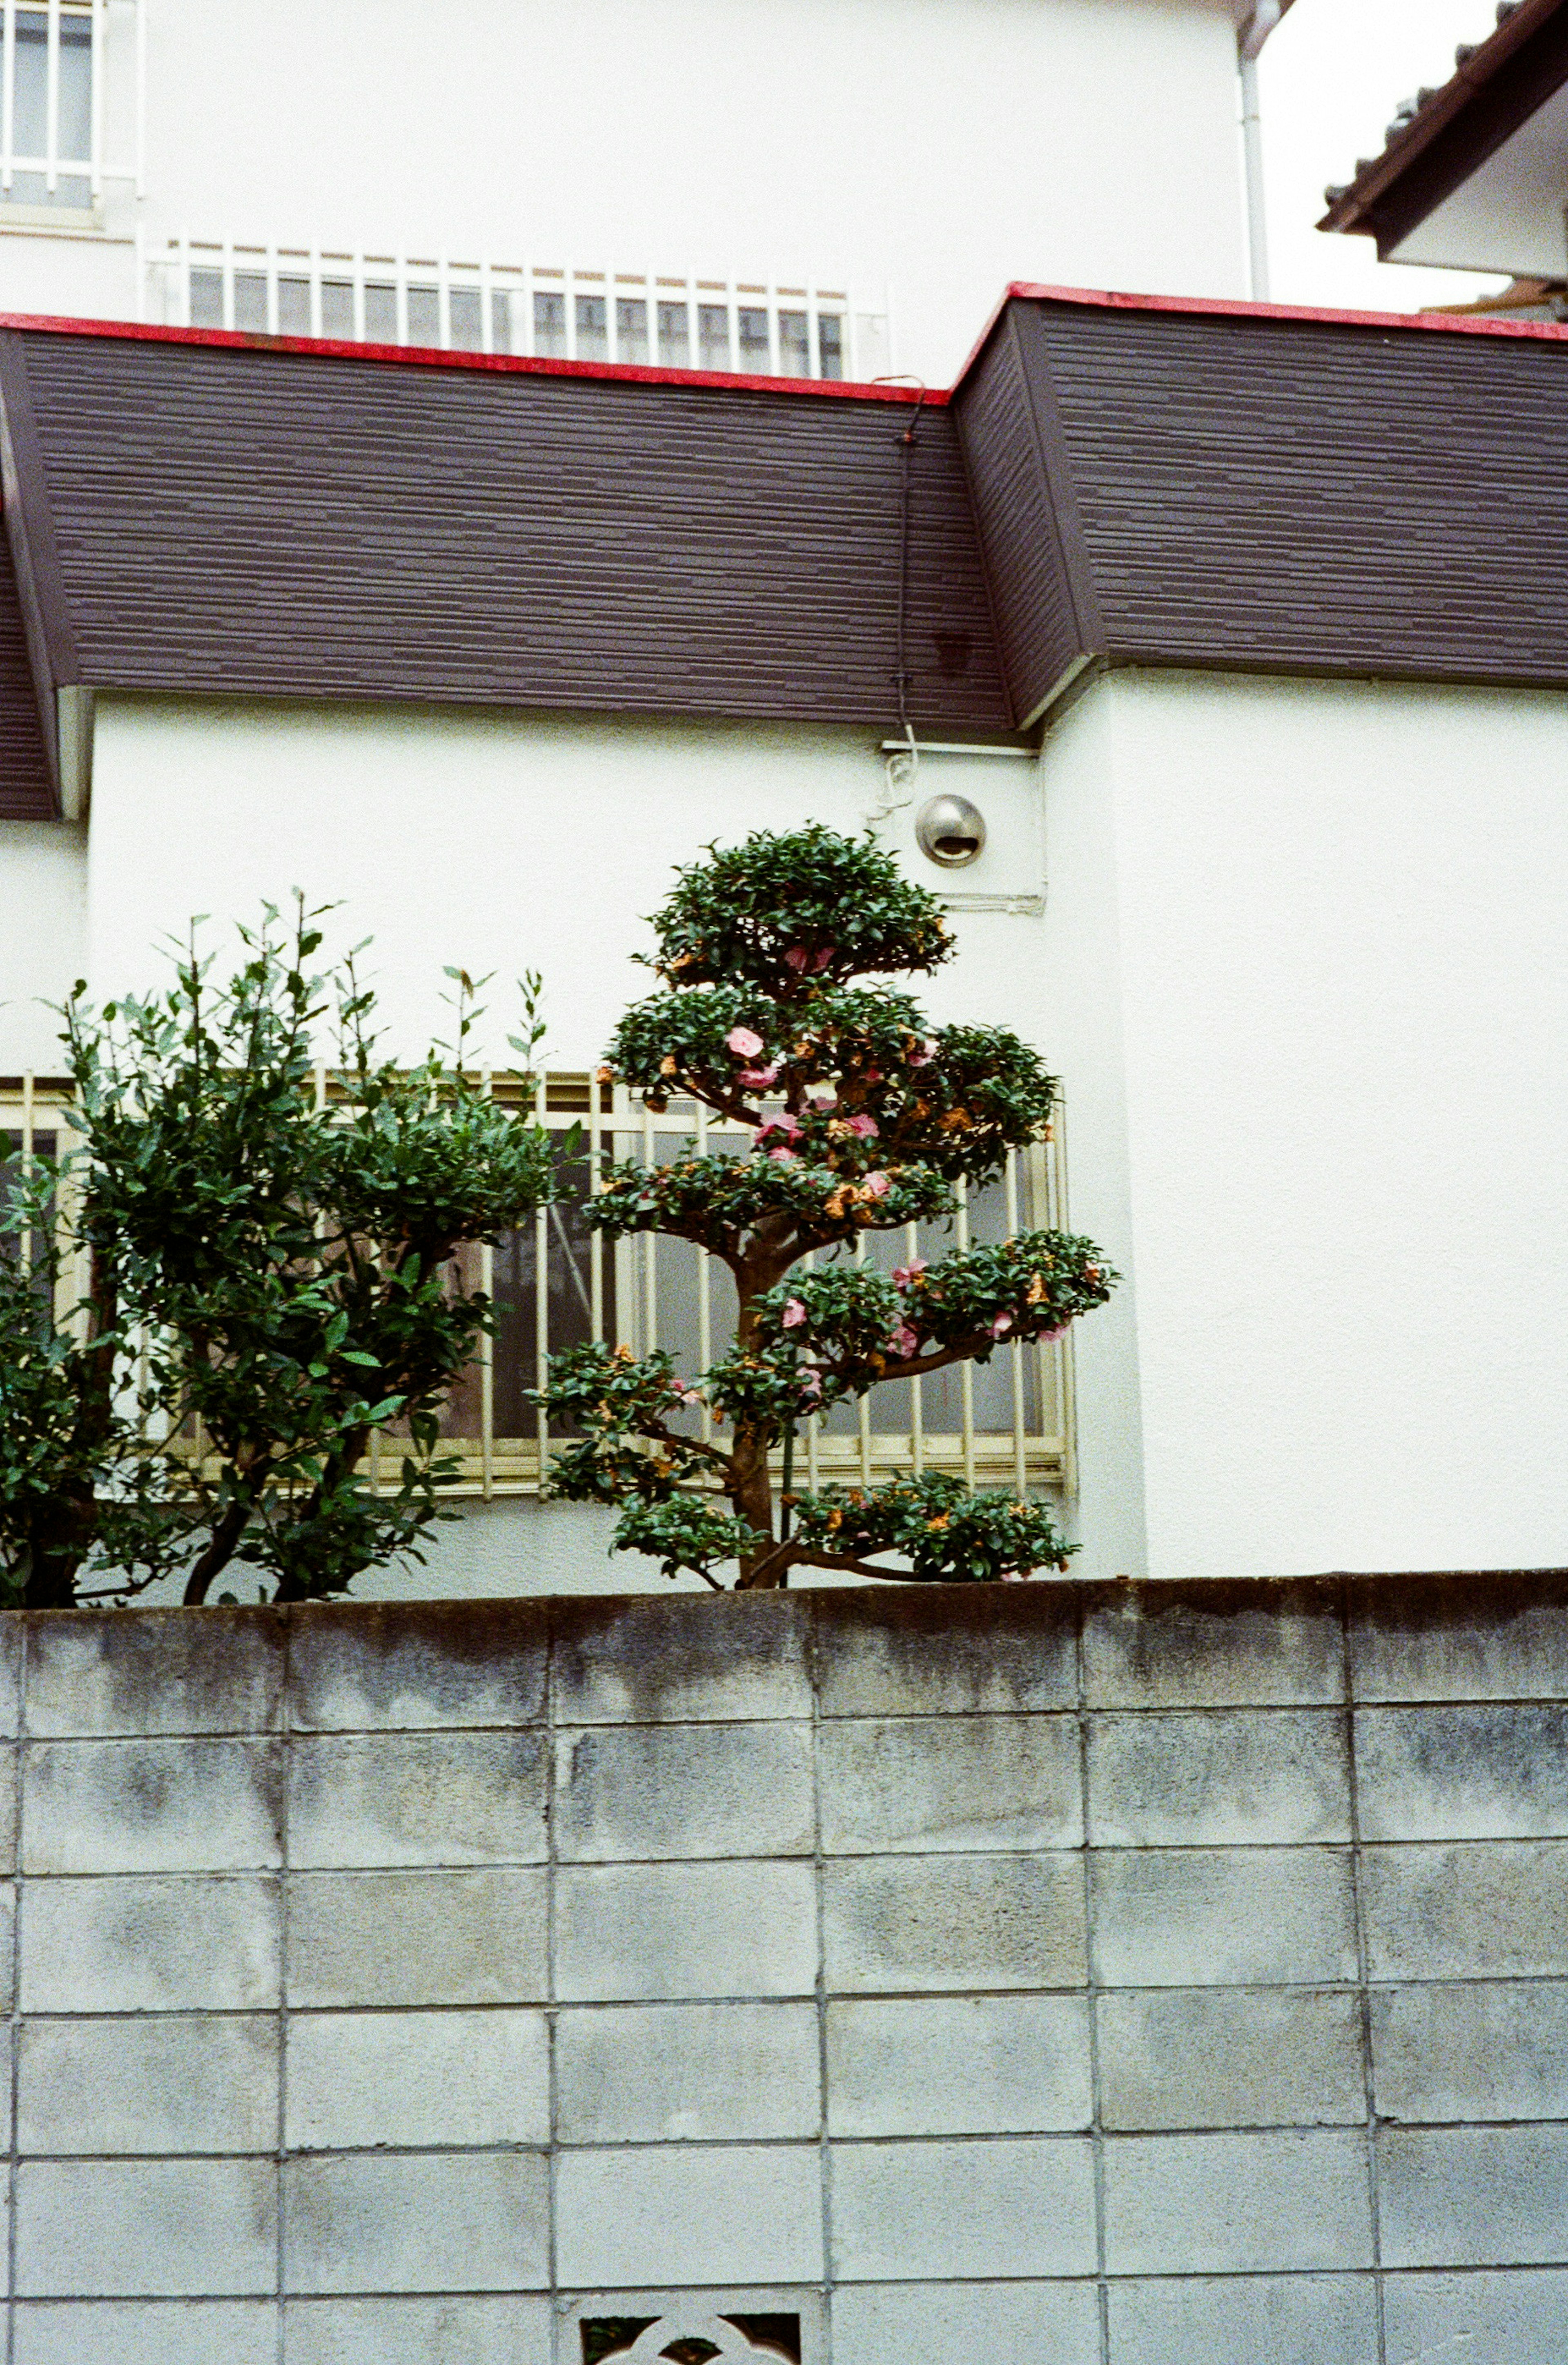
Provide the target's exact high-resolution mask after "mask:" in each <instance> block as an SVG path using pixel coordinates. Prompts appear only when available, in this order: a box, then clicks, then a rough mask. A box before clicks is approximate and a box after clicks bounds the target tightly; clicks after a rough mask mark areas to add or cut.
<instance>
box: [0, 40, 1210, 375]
mask: <svg viewBox="0 0 1568 2365" xmlns="http://www.w3.org/2000/svg"><path fill="white" fill-rule="evenodd" d="M143 5H144V6H145V5H147V0H143ZM121 13H125V12H121ZM117 22H118V18H117ZM148 39H149V49H148V68H147V184H146V187H147V194H146V196H145V198H144V200H143V202H142V204H141V207H140V219H141V222H142V226H143V228H144V230H145V231H146V234H147V237H148V240H149V243H150V246H151V245H153V244H156V243H157V242H158V241H162V240H164V239H166V238H167V237H168V236H169V235H170V234H172V233H176V232H178V231H181V230H188V231H189V232H190V233H191V234H192V235H193V236H196V237H198V238H219V239H221V238H223V237H225V236H229V237H233V238H236V239H239V240H241V241H262V242H264V241H269V240H272V241H280V242H282V243H285V244H297V245H302V246H307V247H312V246H314V247H326V248H337V247H342V248H348V249H363V250H366V251H369V252H377V253H394V252H412V253H415V254H419V255H422V256H435V255H437V254H441V253H445V254H448V255H451V256H453V257H454V258H459V259H461V258H470V259H474V260H477V259H479V258H480V257H487V258H490V259H494V260H496V261H499V262H529V263H539V264H554V265H557V266H559V265H562V264H568V265H571V266H572V267H574V268H577V269H602V268H604V267H605V266H607V265H608V266H609V267H610V268H611V269H614V268H617V267H619V268H621V269H622V270H642V269H644V268H651V269H652V270H654V271H655V272H666V273H685V272H686V271H688V270H695V271H697V272H698V273H699V274H708V275H712V274H715V273H717V274H718V275H723V274H725V273H726V272H729V271H735V272H737V273H739V274H740V275H742V276H745V277H750V278H758V279H762V280H768V279H772V280H777V281H782V282H783V283H784V284H786V285H788V284H790V282H791V280H792V279H793V278H795V277H796V276H798V275H811V276H813V277H814V278H815V279H816V280H817V282H818V284H819V285H823V286H835V285H840V284H842V283H843V281H844V280H847V281H848V283H849V286H850V292H851V293H852V295H853V296H854V297H855V298H856V300H857V305H859V306H863V307H867V308H872V309H879V308H881V304H882V301H883V296H884V291H885V290H886V289H887V288H888V287H889V286H891V290H892V296H893V308H894V315H895V346H896V353H895V359H896V363H897V366H899V367H900V368H902V369H906V370H915V371H918V372H921V373H922V374H924V375H926V376H927V377H929V378H931V379H932V380H933V381H938V380H942V381H945V380H946V378H948V377H949V376H950V375H952V373H953V371H954V369H955V368H956V366H957V364H958V362H959V361H960V360H961V358H962V356H963V354H964V353H965V352H966V351H967V350H968V348H969V344H970V342H972V341H973V339H974V337H975V335H976V334H977V333H978V331H979V330H980V326H981V324H982V321H983V319H984V316H985V314H986V312H987V311H988V309H989V308H990V306H991V303H992V302H993V301H994V300H995V298H996V297H997V296H998V295H999V294H1000V292H1001V289H1002V286H1003V285H1004V284H1005V283H1006V282H1007V280H1008V279H1010V278H1039V279H1058V280H1071V281H1080V282H1088V283H1090V284H1092V285H1097V286H1098V285H1105V286H1134V287H1140V288H1155V289H1160V290H1175V291H1180V292H1183V293H1188V294H1216V295H1238V294H1240V293H1242V292H1243V235H1242V215H1241V201H1240V191H1239V176H1238V156H1237V128H1236V107H1237V101H1236V46H1235V30H1234V15H1233V11H1232V8H1231V6H1229V0H856V5H855V6H850V7H846V6H843V5H842V0H663V5H662V6H658V7H656V8H653V7H649V6H646V5H645V0H570V5H566V0H442V5H439V6H431V5H429V0H334V5H333V6H331V7H330V8H322V7H320V6H316V5H313V0H272V5H269V6H263V5H262V0H226V5H225V6H223V7H222V8H220V9H213V8H211V7H209V6H205V5H203V4H202V0H156V6H153V7H152V8H151V14H150V16H149V36H148ZM116 40H117V45H118V55H117V57H116V59H115V62H114V69H113V73H112V75H111V84H112V89H111V116H112V117H113V118H114V119H115V121H116V123H117V125H118V124H121V123H123V122H124V120H125V112H126V98H127V92H128V87H129V77H130V75H131V73H132V64H131V46H130V42H129V35H128V34H125V33H123V32H119V31H117V35H116ZM126 128H127V129H129V126H127V127H126ZM120 144H121V145H122V146H124V145H126V144H128V143H127V142H126V141H125V140H124V137H123V135H120ZM117 161H118V159H117ZM134 210H135V209H134V207H133V204H132V200H131V199H130V197H129V194H128V193H127V192H125V191H123V190H122V189H119V188H118V187H117V188H111V189H110V191H109V195H108V202H107V212H106V220H107V223H108V226H109V228H110V229H111V230H116V231H119V232H125V231H128V230H129V227H130V223H131V220H132V218H133V213H134ZM22 246H23V241H21V240H19V239H17V240H12V239H7V238H0V306H4V307H7V308H9V307H12V306H14V305H16V304H17V302H18V301H19V300H22V301H25V302H26V303H27V304H28V306H33V305H36V304H37V303H38V302H39V297H38V295H37V292H36V283H37V278H38V268H37V264H38V258H37V256H36V254H32V255H29V254H28V253H26V252H22V251H21V250H22ZM50 254H51V260H52V268H53V270H54V272H55V274H56V275H57V278H58V288H59V293H58V296H57V297H56V298H55V300H53V301H52V302H51V303H50V304H49V305H48V307H47V308H51V309H56V310H67V311H68V310H83V311H87V312H96V311H98V310H100V309H103V310H106V311H109V312H111V313H120V314H122V315H125V316H132V313H133V305H132V300H131V297H130V286H131V280H132V277H133V273H132V268H131V259H130V254H129V249H121V250H119V251H118V254H117V256H116V261H115V268H116V272H117V274H118V277H119V279H120V281H121V284H122V289H123V292H122V293H121V294H120V296H119V297H118V299H114V298H111V299H109V300H108V301H105V299H104V296H103V292H102V286H101V279H102V274H101V272H99V271H98V269H97V268H96V264H95V261H94V259H93V258H92V254H91V249H90V248H89V247H86V246H77V247H73V246H68V245H66V244H64V243H60V244H57V245H56V244H51V247H50ZM13 281H14V282H15V289H13V286H12V282H13ZM24 289H25V291H26V292H25V295H24V293H23V291H24Z"/></svg>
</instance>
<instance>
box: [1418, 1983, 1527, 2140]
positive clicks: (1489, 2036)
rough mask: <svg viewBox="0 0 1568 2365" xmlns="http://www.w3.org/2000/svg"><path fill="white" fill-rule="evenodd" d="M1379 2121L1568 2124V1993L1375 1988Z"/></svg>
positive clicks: (1488, 1987) (1489, 1987)
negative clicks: (1538, 2121) (1544, 2121)
mask: <svg viewBox="0 0 1568 2365" xmlns="http://www.w3.org/2000/svg"><path fill="white" fill-rule="evenodd" d="M1371 2001H1372V2062H1373V2066H1374V2071H1375V2079H1376V2092H1377V2111H1378V2116H1379V2118H1383V2119H1406V2120H1415V2121H1428V2122H1429V2121H1439V2122H1447V2121H1452V2120H1456V2119H1482V2120H1484V2119H1568V1985H1564V1984H1562V1983H1561V1982H1559V1981H1557V1980H1552V1979H1531V1980H1529V1981H1526V1982H1524V1983H1521V1984H1518V1985H1509V1984H1507V1983H1504V1982H1498V1983H1488V1982H1485V1981H1480V1980H1477V1981H1473V1982H1472V1981H1466V1982H1465V1983H1464V1984H1463V1985H1462V1986H1459V1987H1442V1986H1421V1987H1406V1988H1383V1989H1374V1990H1373V1991H1372V1999H1371Z"/></svg>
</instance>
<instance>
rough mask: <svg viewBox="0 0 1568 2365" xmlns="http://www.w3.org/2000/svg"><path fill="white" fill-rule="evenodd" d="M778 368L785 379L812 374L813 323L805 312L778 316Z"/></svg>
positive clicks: (781, 313) (782, 313) (783, 313)
mask: <svg viewBox="0 0 1568 2365" xmlns="http://www.w3.org/2000/svg"><path fill="white" fill-rule="evenodd" d="M778 368H779V373H780V375H782V376H784V377H810V375H811V374H812V341H811V321H810V319H808V317H807V315H806V314H805V313H804V312H780V313H779V315H778Z"/></svg>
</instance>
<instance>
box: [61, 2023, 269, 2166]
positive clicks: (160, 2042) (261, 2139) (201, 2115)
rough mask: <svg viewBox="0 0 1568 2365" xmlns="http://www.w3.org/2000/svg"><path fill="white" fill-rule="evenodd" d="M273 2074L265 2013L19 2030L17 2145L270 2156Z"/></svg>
mask: <svg viewBox="0 0 1568 2365" xmlns="http://www.w3.org/2000/svg"><path fill="white" fill-rule="evenodd" d="M277 2071H278V2024H277V2022H276V2020H275V2019H274V2018H273V2017H272V2016H271V2015H270V2014H260V2013H258V2014H257V2015H256V2016H255V2017H253V2018H252V2017H246V2018H242V2019H232V2018H228V2017H223V2018H218V2017H208V2016H207V2015H206V2014H199V2015H196V2014H188V2013H169V2014H167V2015H164V2016H161V2017H158V2018H154V2019H150V2020H125V2019H118V2020H29V2021H24V2022H23V2023H22V2026H21V2049H20V2058H19V2060H18V2062H17V2148H18V2149H19V2150H20V2151H22V2152H24V2153H26V2152H218V2151H274V2150H275V2149H276V2147H277V2117H278V2113H277Z"/></svg>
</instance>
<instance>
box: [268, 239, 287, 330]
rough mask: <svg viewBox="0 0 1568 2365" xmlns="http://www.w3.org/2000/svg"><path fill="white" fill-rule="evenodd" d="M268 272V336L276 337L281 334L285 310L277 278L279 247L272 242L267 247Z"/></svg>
mask: <svg viewBox="0 0 1568 2365" xmlns="http://www.w3.org/2000/svg"><path fill="white" fill-rule="evenodd" d="M266 273H267V334H268V336H269V337H275V336H277V335H278V334H279V332H280V331H279V322H280V321H281V319H282V318H283V312H282V302H281V298H280V297H279V295H278V289H277V279H278V271H277V248H276V247H275V246H274V245H272V244H269V245H268V247H267V259H266Z"/></svg>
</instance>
